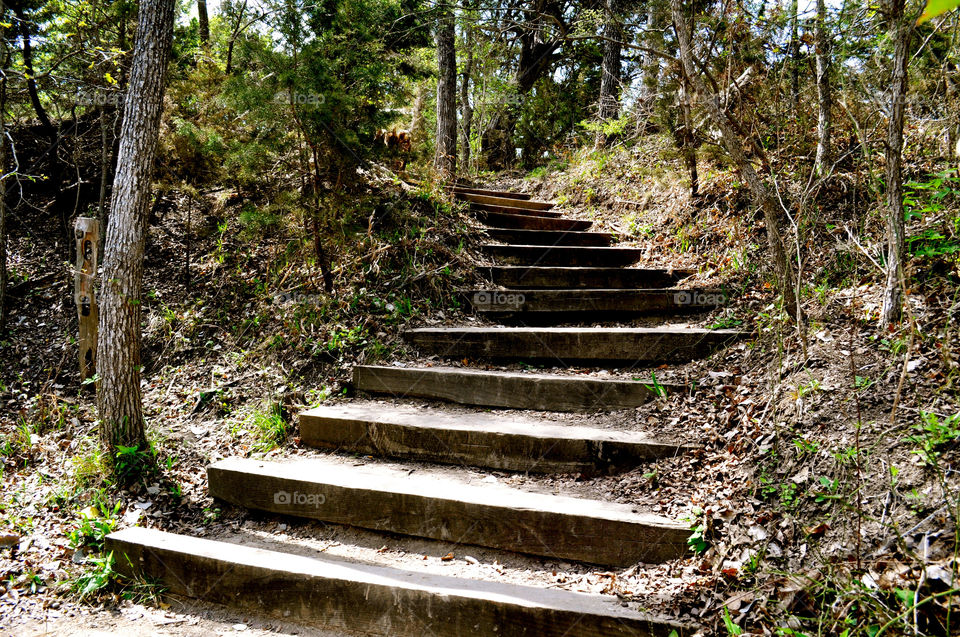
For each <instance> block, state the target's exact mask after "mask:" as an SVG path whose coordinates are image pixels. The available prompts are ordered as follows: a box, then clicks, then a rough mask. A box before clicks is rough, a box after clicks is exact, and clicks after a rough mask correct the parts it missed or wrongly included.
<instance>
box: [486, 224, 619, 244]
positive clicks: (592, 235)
mask: <svg viewBox="0 0 960 637" xmlns="http://www.w3.org/2000/svg"><path fill="white" fill-rule="evenodd" d="M487 236H488V237H490V238H491V239H494V240H496V241H502V242H504V243H512V244H517V245H546V246H594V247H599V246H609V245H610V244H611V243H612V242H613V235H612V234H610V233H609V232H565V231H556V230H519V229H504V228H490V229H488V230H487Z"/></svg>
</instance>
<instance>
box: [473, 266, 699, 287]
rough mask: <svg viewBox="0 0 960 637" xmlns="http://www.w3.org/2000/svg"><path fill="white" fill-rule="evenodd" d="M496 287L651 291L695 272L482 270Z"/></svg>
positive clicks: (559, 269)
mask: <svg viewBox="0 0 960 637" xmlns="http://www.w3.org/2000/svg"><path fill="white" fill-rule="evenodd" d="M483 274H484V276H486V277H487V278H489V279H490V281H491V282H492V283H494V284H495V285H501V286H503V287H505V288H552V289H557V288H592V289H614V288H619V289H652V288H663V287H672V286H673V285H674V284H675V283H676V282H677V281H680V280H681V279H684V278H686V277H688V276H690V275H691V274H693V272H691V271H689V270H668V269H659V268H549V267H525V266H495V267H492V268H483Z"/></svg>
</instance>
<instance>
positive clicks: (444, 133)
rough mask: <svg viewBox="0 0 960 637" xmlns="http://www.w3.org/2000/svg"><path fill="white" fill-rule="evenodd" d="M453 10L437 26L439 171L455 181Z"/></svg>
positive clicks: (443, 12) (443, 9) (442, 11)
mask: <svg viewBox="0 0 960 637" xmlns="http://www.w3.org/2000/svg"><path fill="white" fill-rule="evenodd" d="M455 38H456V28H455V25H454V19H453V9H452V7H451V6H450V5H449V4H444V5H443V6H442V7H441V9H440V19H439V23H438V25H437V66H438V69H439V73H440V76H439V78H438V80H437V156H436V166H437V169H438V170H440V171H441V172H443V173H444V174H446V175H447V176H448V177H451V178H452V177H453V176H454V175H455V174H456V171H457V54H456V50H455V46H456V42H455Z"/></svg>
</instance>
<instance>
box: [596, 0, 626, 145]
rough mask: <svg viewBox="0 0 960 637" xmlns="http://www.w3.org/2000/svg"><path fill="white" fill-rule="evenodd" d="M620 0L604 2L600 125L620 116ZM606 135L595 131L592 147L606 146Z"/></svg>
mask: <svg viewBox="0 0 960 637" xmlns="http://www.w3.org/2000/svg"><path fill="white" fill-rule="evenodd" d="M619 13H620V0H606V20H605V21H604V25H603V36H604V38H605V39H604V41H603V62H602V64H601V74H600V101H599V104H598V107H597V117H598V118H599V120H600V124H601V125H602V124H604V123H605V122H607V121H608V120H611V119H616V118H617V116H618V115H619V114H620V95H619V92H620V49H621V44H620V42H621V40H622V39H623V25H621V24H620V15H619ZM607 141H608V140H607V135H606V134H605V133H604V132H603V130H602V129H600V130H598V131H597V135H596V139H595V140H594V145H595V146H597V147H600V146H605V145H606V144H607Z"/></svg>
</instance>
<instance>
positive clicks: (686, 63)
mask: <svg viewBox="0 0 960 637" xmlns="http://www.w3.org/2000/svg"><path fill="white" fill-rule="evenodd" d="M681 1H682V0H670V9H671V12H672V14H673V25H674V30H675V31H676V34H677V43H678V44H679V48H680V61H681V64H682V66H683V72H684V74H685V75H686V77H687V79H688V80H689V81H690V84H691V85H692V86H693V89H694V91H696V93H698V94H699V95H700V96H701V101H702V103H703V107H704V108H705V109H706V111H707V114H708V115H709V116H710V119H711V120H713V123H714V125H716V127H717V128H718V129H719V130H720V141H721V143H722V144H723V148H724V150H726V151H727V154H728V155H730V159H731V160H733V165H734V167H735V168H736V170H737V172H739V173H740V176H741V177H743V180H744V181H746V182H747V185H748V186H749V187H750V191H751V193H753V198H754V201H755V202H756V204H757V205H758V206H760V209H761V210H762V211H763V220H764V224H765V225H766V227H767V243H768V245H769V247H770V254H771V256H772V257H773V262H774V267H775V270H776V275H777V279H778V280H777V283H778V286H779V288H780V293H781V295H782V296H783V304H784V307H785V309H786V310H787V311H788V312H789V313H790V314H791V315H792V316H794V317H799V316H800V307H799V305H798V303H797V290H796V280H795V279H794V275H793V266H792V265H791V264H790V259H789V258H788V257H787V251H786V249H785V248H784V245H783V238H782V236H781V235H780V223H779V220H778V217H779V214H778V204H777V201H776V198H775V197H774V195H773V192H771V190H770V187H769V186H768V185H767V184H766V183H765V182H764V181H763V179H761V178H760V175H758V174H757V171H756V170H754V168H753V164H751V163H750V160H749V159H747V155H746V152H745V151H744V146H743V140H742V139H741V137H740V133H739V132H738V128H739V127H738V126H736V125H735V124H734V122H733V121H732V120H731V119H730V118H729V116H728V115H727V114H726V113H725V112H724V110H723V109H722V108H721V106H720V99H719V97H718V96H717V95H716V94H715V93H711V92H710V91H708V90H707V87H706V85H705V83H704V81H703V79H702V78H701V77H700V74H699V73H700V72H699V70H698V67H697V65H696V64H695V63H694V60H693V52H692V51H693V45H692V44H691V35H690V34H691V33H692V30H691V26H690V24H689V22H688V21H687V19H686V17H685V16H684V14H683V7H682V5H681ZM901 1H902V0H901Z"/></svg>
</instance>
